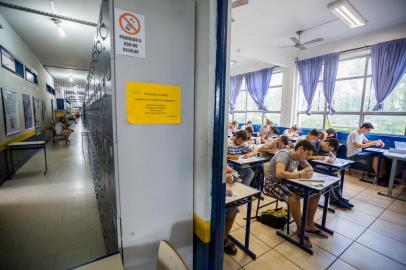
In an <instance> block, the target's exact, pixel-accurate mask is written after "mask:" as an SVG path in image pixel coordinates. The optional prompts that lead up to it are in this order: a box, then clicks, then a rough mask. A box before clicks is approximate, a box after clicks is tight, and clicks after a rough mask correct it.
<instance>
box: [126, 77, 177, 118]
mask: <svg viewBox="0 0 406 270" xmlns="http://www.w3.org/2000/svg"><path fill="white" fill-rule="evenodd" d="M181 91H182V90H181V87H180V86H176V85H161V84H152V83H141V82H127V120H128V122H129V123H130V124H180V123H181Z"/></svg>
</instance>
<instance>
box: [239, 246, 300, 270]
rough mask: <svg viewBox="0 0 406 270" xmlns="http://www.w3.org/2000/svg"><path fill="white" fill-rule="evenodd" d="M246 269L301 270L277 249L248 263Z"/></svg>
mask: <svg viewBox="0 0 406 270" xmlns="http://www.w3.org/2000/svg"><path fill="white" fill-rule="evenodd" d="M244 269H246V270H280V269H283V270H300V268H299V267H297V266H296V265H295V264H294V263H292V262H291V261H289V260H288V259H287V258H286V257H284V256H282V255H281V254H279V253H278V252H276V251H275V250H270V251H268V252H267V253H265V254H264V255H262V256H261V257H259V258H257V259H256V260H255V261H253V262H251V263H249V264H247V265H246V266H245V267H244Z"/></svg>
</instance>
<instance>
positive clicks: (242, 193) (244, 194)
mask: <svg viewBox="0 0 406 270" xmlns="http://www.w3.org/2000/svg"><path fill="white" fill-rule="evenodd" d="M231 187H232V190H233V193H234V194H233V196H231V197H227V196H226V205H227V204H229V203H233V202H236V201H238V200H241V199H244V198H248V197H250V196H254V195H256V194H259V190H257V189H255V188H252V187H249V186H246V185H244V184H241V183H239V182H234V183H232V185H231Z"/></svg>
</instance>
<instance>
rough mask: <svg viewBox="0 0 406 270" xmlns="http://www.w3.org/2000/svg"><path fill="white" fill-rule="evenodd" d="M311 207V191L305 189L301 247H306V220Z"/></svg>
mask: <svg viewBox="0 0 406 270" xmlns="http://www.w3.org/2000/svg"><path fill="white" fill-rule="evenodd" d="M308 206H309V190H308V189H305V191H304V196H303V211H302V222H301V224H300V228H298V229H299V230H300V237H299V238H300V242H299V244H300V247H304V239H305V229H306V219H307V212H308V211H307V210H308Z"/></svg>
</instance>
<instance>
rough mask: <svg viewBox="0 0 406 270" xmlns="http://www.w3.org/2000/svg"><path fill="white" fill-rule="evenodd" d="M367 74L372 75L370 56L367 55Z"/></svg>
mask: <svg viewBox="0 0 406 270" xmlns="http://www.w3.org/2000/svg"><path fill="white" fill-rule="evenodd" d="M367 75H372V66H371V56H368V69H367Z"/></svg>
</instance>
